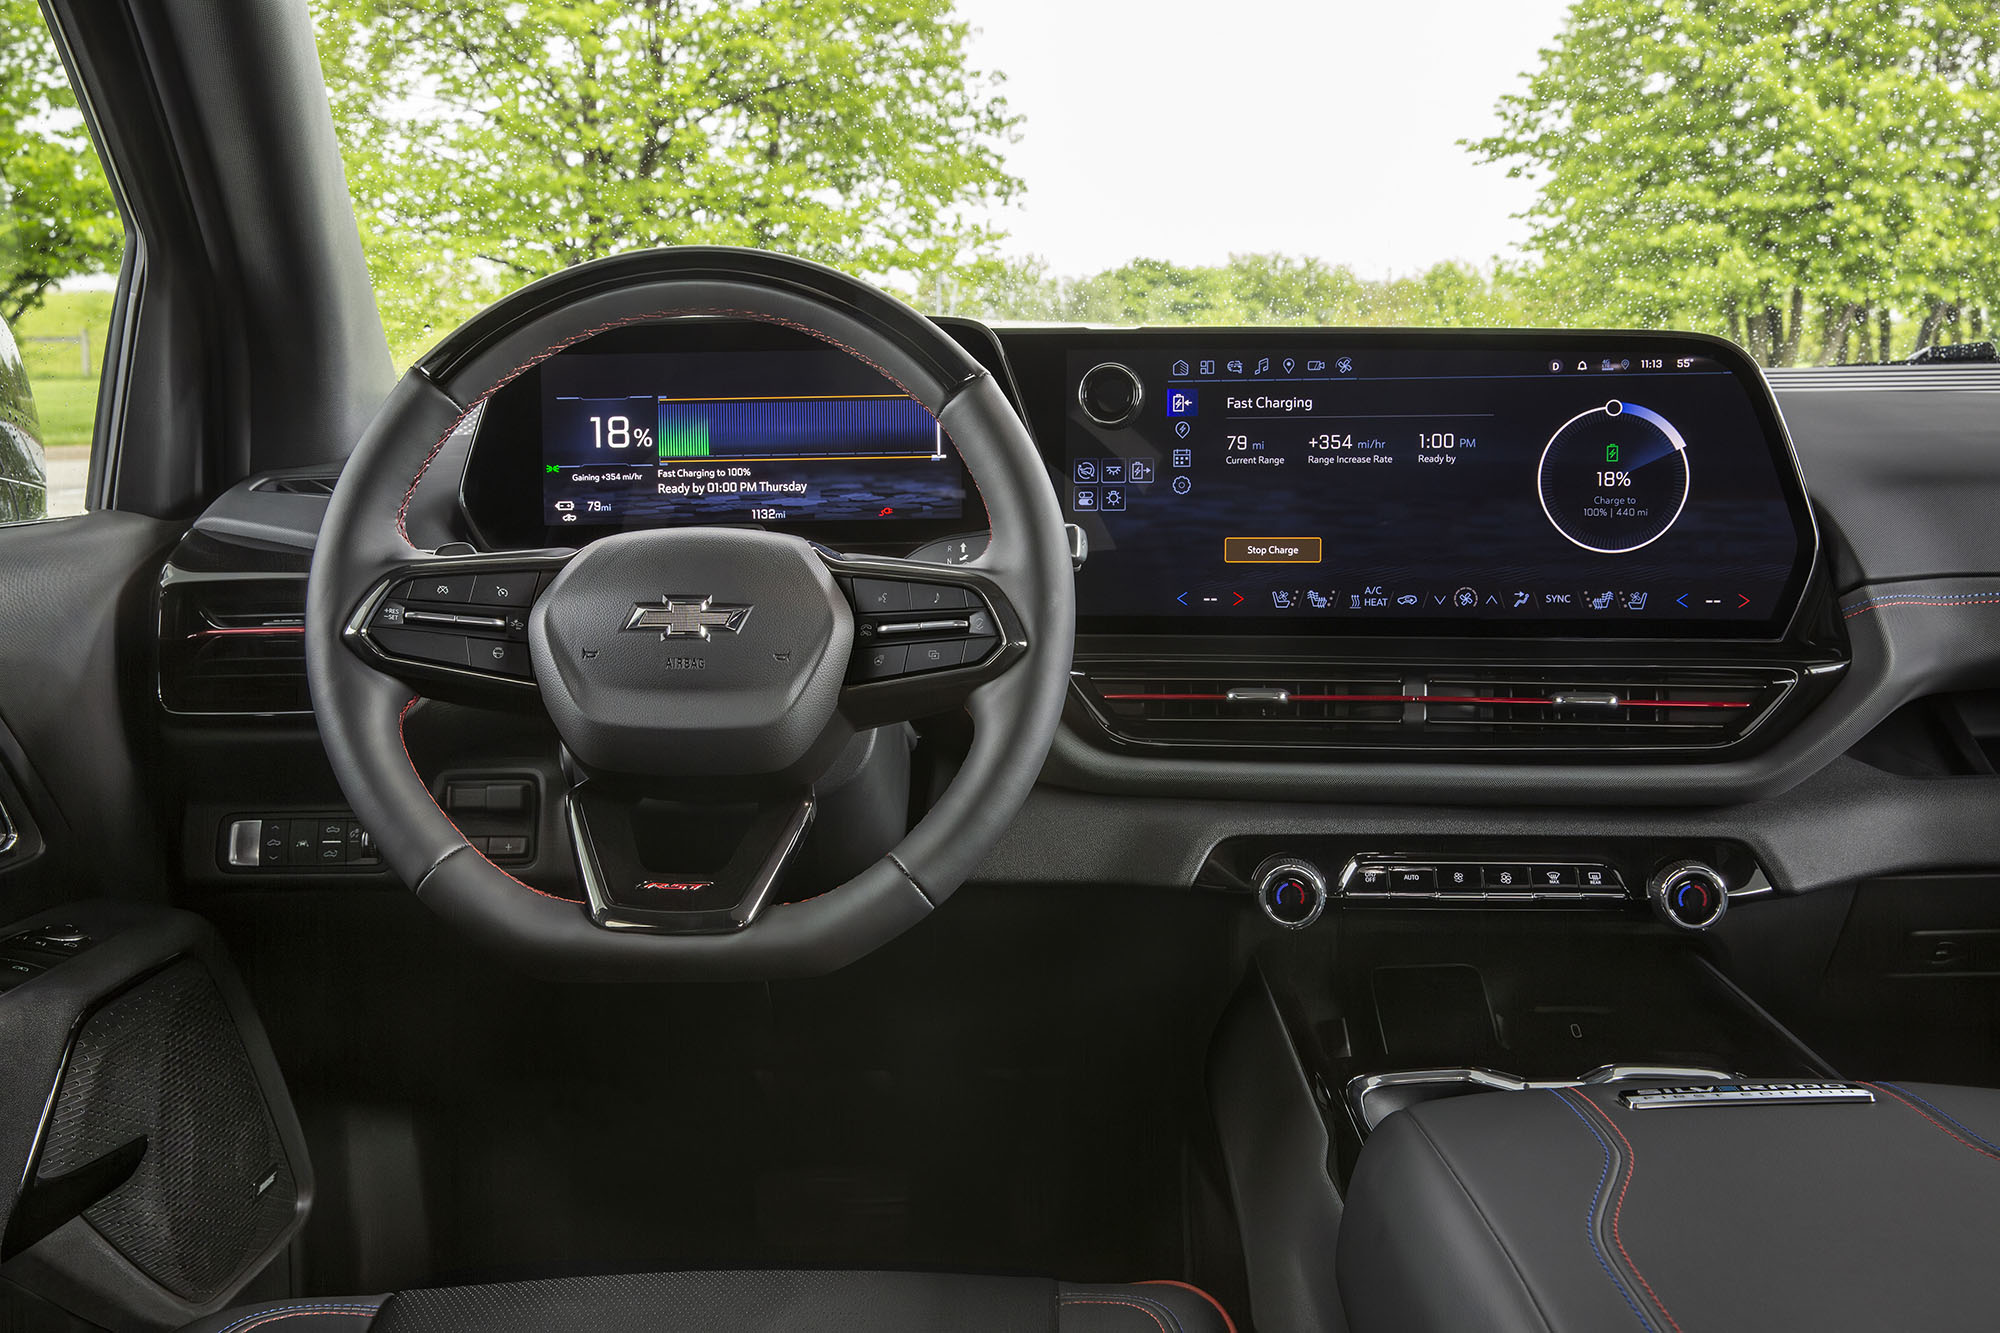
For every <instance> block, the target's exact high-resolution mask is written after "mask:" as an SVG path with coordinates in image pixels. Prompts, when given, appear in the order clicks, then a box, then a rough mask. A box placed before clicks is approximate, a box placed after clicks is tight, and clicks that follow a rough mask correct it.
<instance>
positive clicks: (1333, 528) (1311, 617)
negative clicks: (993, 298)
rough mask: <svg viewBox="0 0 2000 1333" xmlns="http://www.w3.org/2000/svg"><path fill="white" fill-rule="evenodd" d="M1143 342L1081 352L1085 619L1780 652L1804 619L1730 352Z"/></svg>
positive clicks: (1797, 552) (1548, 340) (1799, 562)
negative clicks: (1740, 645) (1546, 630)
mask: <svg viewBox="0 0 2000 1333" xmlns="http://www.w3.org/2000/svg"><path fill="white" fill-rule="evenodd" d="M1125 337H1127V338H1129V341H1121V340H1119V335H1101V336H1099V337H1098V338H1097V339H1096V340H1095V341H1092V342H1090V343H1088V344H1080V345H1073V346H1071V347H1069V348H1068V349H1067V350H1066V354H1065V365H1064V375H1065V380H1064V383H1065V391H1064V401H1063V412H1062V454H1061V458H1060V461H1059V462H1058V463H1057V464H1056V467H1057V476H1056V478H1055V480H1056V482H1057V489H1058V492H1059V495H1060V498H1061V501H1062V504H1063V507H1064V509H1065V510H1066V511H1067V515H1068V517H1069V519H1070V521H1071V522H1074V523H1076V524H1078V525H1080V526H1081V527H1083V528H1084V530H1085V532H1086V534H1087V535H1088V537H1089V547H1090V560H1089V562H1088V564H1087V565H1086V566H1085V568H1084V569H1083V571H1082V572H1081V573H1080V574H1079V576H1078V585H1077V587H1078V603H1079V612H1080V614H1081V615H1082V617H1083V622H1082V627H1083V628H1085V629H1087V630H1093V629H1094V630H1098V631H1112V632H1118V631H1131V632H1144V631H1149V630H1150V631H1162V632H1188V631H1189V630H1190V629H1192V628H1194V627H1196V626H1198V624H1199V623H1200V622H1202V621H1218V622H1257V624H1256V628H1258V629H1268V630H1271V631H1274V632H1283V633H1315V632H1322V631H1324V632H1334V633H1342V634H1352V633H1368V632H1371V630H1379V631H1381V632H1388V633H1410V632H1423V633H1433V632H1440V631H1442V632H1463V633H1467V634H1494V633H1500V634H1509V633H1519V632H1523V631H1532V630H1533V629H1534V627H1536V626H1554V627H1556V629H1557V632H1561V633H1565V634H1569V633H1576V632H1582V633H1608V634H1628V635H1633V636H1635V637H1644V636H1649V635H1654V634H1659V633H1666V634H1674V633H1696V634H1711V635H1719V636H1723V637H1771V636H1775V635H1777V634H1778V633H1780V632H1782V630H1783V628H1784V625H1785V622H1786V621H1787V620H1788V618H1789V616H1790V614H1791V612H1792V610H1793V609H1794V608H1795V607H1796V605H1797V602H1798V598H1799V594H1800V590H1801V588H1802V587H1803V584H1804V580H1805V578H1806V576H1807V574H1808V572H1809V569H1810V565H1811V560H1812V556H1813V553H1814V550H1815V548H1816V539H1815V536H1814V533H1813V528H1812V520H1811V516H1810V513H1809V511H1808V510H1807V509H1806V507H1805V501H1804V495H1803V488H1802V487H1801V486H1800V484H1799V481H1798V476H1797V468H1796V464H1795V462H1794V461H1793V459H1792V455H1791V450H1790V445H1789V443H1788V441H1787V440H1786V438H1785V436H1784V433H1783V429H1782V426H1781V425H1780V423H1779V421H1778V418H1777V415H1776V412H1775V409H1774V408H1773V407H1772V406H1771V400H1770V396H1769V392H1768V390H1767V389H1766V388H1765V386H1764V384H1763V382H1762V379H1761V377H1760V376H1759V374H1758V372H1757V371H1756V370H1755V368H1754V367H1753V366H1751V365H1750V364H1749V363H1748V362H1747V361H1745V360H1744V359H1743V358H1742V356H1741V354H1740V353H1738V352H1736V351H1735V349H1734V348H1731V347H1729V346H1728V345H1727V344H1724V343H1721V342H1719V341H1717V340H1713V339H1707V338H1699V337H1695V336H1691V335H1655V334H1633V335H1612V334H1598V335H1583V336H1578V335H1567V334H1547V335H1540V334H1490V335H1480V334H1458V333H1451V334H1443V333H1440V334H1419V333H1409V334H1382V335H1368V336H1367V337H1366V340H1364V339H1362V338H1354V339H1347V338H1341V339H1338V340H1327V339H1315V340H1313V341H1310V342H1309V341H1307V339H1308V338H1309V337H1310V335H1306V336H1300V335H1296V334H1295V335H1293V337H1294V339H1296V340H1295V341H1289V342H1288V341H1287V340H1286V339H1285V337H1284V335H1270V334H1264V335H1260V334H1256V333H1252V332H1249V331H1237V330H1231V331H1217V332H1214V333H1211V334H1210V335H1208V336H1206V337H1205V336H1203V334H1202V333H1201V332H1200V331H1191V332H1188V333H1185V334H1171V333H1167V332H1165V331H1160V332H1158V333H1153V332H1151V331H1147V332H1146V333H1145V334H1143V335H1141V334H1133V335H1125ZM1243 627H1244V628H1249V627H1250V626H1248V625H1245V626H1243Z"/></svg>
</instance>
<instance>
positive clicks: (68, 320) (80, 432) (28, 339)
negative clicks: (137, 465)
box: [14, 291, 116, 448]
mask: <svg viewBox="0 0 2000 1333" xmlns="http://www.w3.org/2000/svg"><path fill="white" fill-rule="evenodd" d="M115 295H116V294H115V293H113V292H109V291H71V292H50V293H49V296H48V299H47V300H46V301H44V302H43V303H42V304H41V305H40V306H39V307H37V308H36V309H34V310H31V311H29V312H28V313H27V314H25V315H23V316H22V317H21V319H20V321H19V322H18V323H16V324H15V325H14V340H15V341H16V342H18V343H19V344H20V345H21V359H22V360H23V361H25V362H26V363H27V367H28V384H29V387H30V388H32V389H33V390H34V394H35V409H36V411H38V412H39V413H40V414H41V418H42V443H44V444H46V445H48V446H49V447H50V448H61V447H63V446H65V445H70V446H74V445H88V444H89V443H90V435H91V427H92V425H93V423H94V422H95V421H96V419H97V380H98V372H99V371H100V370H102V369H103V366H104V335H105V333H106V331H107V330H109V329H110V327H111V303H112V301H113V299H114V297H115ZM79 333H81V334H83V335H85V336H86V337H88V338H89V339H90V373H89V374H88V375H86V374H85V373H84V371H83V360H82V356H81V355H80V353H79V350H78V348H77V346H76V344H75V343H38V342H34V341H32V339H34V338H37V337H50V336H53V337H74V336H75V335H77V334H79Z"/></svg>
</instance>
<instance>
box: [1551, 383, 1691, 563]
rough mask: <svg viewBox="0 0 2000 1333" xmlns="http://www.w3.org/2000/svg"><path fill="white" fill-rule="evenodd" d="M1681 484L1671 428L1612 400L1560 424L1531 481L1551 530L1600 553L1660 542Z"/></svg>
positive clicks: (1684, 485)
mask: <svg viewBox="0 0 2000 1333" xmlns="http://www.w3.org/2000/svg"><path fill="white" fill-rule="evenodd" d="M1688 481H1689V475H1688V462H1687V441H1686V440H1684V439H1682V438H1681V433H1680V431H1678V430H1676V429H1675V428H1674V424H1673V422H1671V421H1668V420H1667V419H1666V418H1665V417H1663V416H1661V415H1660V414H1659V413H1658V412H1655V411H1653V410H1652V409H1651V408H1646V407H1641V406H1639V404H1637V403H1625V402H1619V401H1617V400H1615V399H1614V400H1613V401H1611V402H1608V403H1606V404H1605V405H1604V406H1602V407H1595V408H1592V409H1591V410H1590V411H1588V412H1579V413H1578V414H1577V415H1575V416H1573V417H1571V418H1570V419H1569V420H1568V421H1566V422H1564V423H1563V424H1562V426H1561V427H1560V428H1559V429H1558V430H1557V431H1556V433H1555V434H1554V435H1553V436H1551V437H1550V439H1549V443H1548V446H1547V447H1546V448H1545V449H1543V450H1542V462H1541V467H1540V469H1539V471H1538V473H1537V475H1536V486H1537V489H1538V490H1539V492H1540V494H1541V501H1542V512H1543V513H1544V514H1546V515H1548V519H1549V522H1550V523H1552V524H1554V525H1555V529H1556V531H1557V532H1560V533H1561V534H1562V535H1563V536H1564V537H1566V538H1568V539H1569V540H1570V541H1571V542H1574V543H1575V544H1576V545H1578V546H1581V547H1582V548H1583V549H1584V550H1586V551H1596V552H1598V553H1600V554H1603V555H1623V554H1625V553H1626V552H1628V551H1636V550H1638V549H1639V548H1640V547H1642V546H1649V545H1651V544H1652V543H1654V542H1656V541H1658V540H1659V539H1660V538H1662V537H1664V536H1666V535H1667V531H1668V530H1669V529H1670V528H1672V527H1673V526H1674V521H1675V520H1676V519H1678V518H1679V517H1680V516H1681V510H1683V509H1684V508H1686V507H1687V501H1688Z"/></svg>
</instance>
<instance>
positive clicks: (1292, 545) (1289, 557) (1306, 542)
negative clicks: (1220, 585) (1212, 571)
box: [1222, 537, 1320, 565]
mask: <svg viewBox="0 0 2000 1333" xmlns="http://www.w3.org/2000/svg"><path fill="white" fill-rule="evenodd" d="M1222 559H1223V563H1225V564H1231V565H1316V564H1318V563H1319V560H1320V539H1319V538H1317V537H1224V538H1223V539H1222Z"/></svg>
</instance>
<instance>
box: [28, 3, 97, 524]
mask: <svg viewBox="0 0 2000 1333" xmlns="http://www.w3.org/2000/svg"><path fill="white" fill-rule="evenodd" d="M124 250H125V228H124V224H123V223H122V222H121V220H120V218H119V214H118V208H117V204H116V201H115V200H114V199H113V197H112V193H111V186H110V183H109V182H108V181H107V180H106V179H105V176H104V169H103V167H102V165H101V164H100V163H99V162H98V160H97V153H96V150H95V149H94V148H93V147H92V145H91V142H90V136H89V135H88V134H87V133H85V131H84V125H83V114H82V112H81V111H79V110H78V109H77V103H76V95H75V93H74V92H73V91H72V90H71V88H70V83H69V77H68V75H67V74H66V73H65V72H64V70H63V65H62V60H61V59H60V57H59V56H58V55H57V53H56V45H55V41H54V39H53V38H52V37H51V36H50V34H49V29H48V25H47V24H46V23H45V22H44V21H43V19H42V12H41V8H40V6H39V5H38V4H37V3H36V0H0V522H20V521H24V520H28V519H37V518H43V517H49V518H57V517H62V516H64V515H69V514H80V513H82V512H83V507H84V481H85V478H86V477H87V476H88V474H89V471H90V448H91V437H92V433H93V430H94V427H95V423H96V420H97V389H98V382H99V379H100V378H101V376H102V374H103V370H104V352H105V339H106V334H107V332H108V331H109V329H110V327H111V309H112V301H113V298H114V293H113V288H114V286H115V284H116V275H117V272H118V262H119V259H120V258H121V257H122V255H123V254H124Z"/></svg>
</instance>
